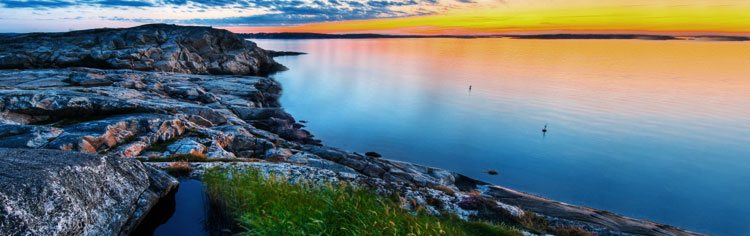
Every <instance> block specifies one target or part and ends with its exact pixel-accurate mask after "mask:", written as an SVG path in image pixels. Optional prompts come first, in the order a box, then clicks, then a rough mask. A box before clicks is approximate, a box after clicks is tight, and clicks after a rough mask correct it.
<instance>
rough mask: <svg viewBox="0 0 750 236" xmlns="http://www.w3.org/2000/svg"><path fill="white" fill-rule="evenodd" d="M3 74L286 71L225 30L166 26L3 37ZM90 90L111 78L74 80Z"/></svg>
mask: <svg viewBox="0 0 750 236" xmlns="http://www.w3.org/2000/svg"><path fill="white" fill-rule="evenodd" d="M0 45H2V46H0V69H31V68H64V67H90V68H103V69H133V70H141V71H165V72H179V73H191V74H233V75H267V74H270V73H273V72H275V71H279V70H284V69H285V68H284V67H283V66H282V65H281V64H278V63H276V61H274V60H273V58H272V57H271V56H270V55H269V53H268V52H266V51H265V50H263V49H261V48H259V47H258V46H256V45H255V43H252V42H249V41H246V40H244V39H242V38H241V37H239V36H237V35H235V34H233V33H231V32H229V31H226V30H221V29H214V28H211V27H197V26H176V25H166V24H151V25H142V26H138V27H133V28H121V29H109V28H104V29H93V30H81V31H71V32H66V33H32V34H22V35H15V36H12V37H3V38H0ZM72 80H73V81H76V83H80V85H84V86H96V85H100V84H106V83H107V82H106V79H105V78H97V77H89V78H86V77H85V76H84V77H82V78H80V79H79V78H72Z"/></svg>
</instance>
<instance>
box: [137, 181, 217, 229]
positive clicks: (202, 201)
mask: <svg viewBox="0 0 750 236" xmlns="http://www.w3.org/2000/svg"><path fill="white" fill-rule="evenodd" d="M205 188H206V187H205V185H204V184H203V182H201V181H199V180H195V179H189V178H181V179H180V186H179V188H178V189H177V190H176V191H175V192H172V193H170V194H169V195H168V196H166V197H164V198H163V199H161V200H160V201H159V203H158V204H157V205H156V206H154V209H152V210H151V212H149V213H148V216H146V219H144V220H143V223H141V225H139V226H138V229H136V231H135V232H133V233H132V234H131V235H139V236H140V235H153V236H184V235H195V236H204V235H205V236H208V235H210V234H209V231H208V230H207V229H206V221H207V218H208V216H209V215H208V203H207V196H206V189H205Z"/></svg>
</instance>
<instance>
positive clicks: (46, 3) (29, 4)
mask: <svg viewBox="0 0 750 236" xmlns="http://www.w3.org/2000/svg"><path fill="white" fill-rule="evenodd" d="M0 4H2V6H3V7H5V8H60V7H69V6H73V5H75V3H73V2H68V1H59V0H36V1H23V0H18V1H13V0H4V1H2V2H0Z"/></svg>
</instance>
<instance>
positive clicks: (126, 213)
mask: <svg viewBox="0 0 750 236" xmlns="http://www.w3.org/2000/svg"><path fill="white" fill-rule="evenodd" d="M0 173H2V174H0V202H2V207H0V232H2V234H3V235H127V234H128V232H130V231H132V230H133V229H134V228H135V227H136V226H137V225H138V224H139V223H140V222H141V220H142V219H143V218H144V217H145V214H146V213H147V212H148V210H149V209H151V207H153V206H154V205H155V204H156V203H157V201H158V200H159V199H160V198H161V197H163V196H165V195H166V194H167V193H169V192H170V191H171V190H172V189H174V188H175V187H176V186H177V184H178V182H177V180H176V179H174V178H172V177H170V176H168V175H166V174H165V173H164V172H163V171H160V170H156V169H154V168H152V167H148V166H144V165H143V164H141V163H140V162H138V161H136V160H133V159H121V158H114V157H107V156H94V155H88V154H83V153H78V152H66V151H55V150H40V149H4V148H0Z"/></svg>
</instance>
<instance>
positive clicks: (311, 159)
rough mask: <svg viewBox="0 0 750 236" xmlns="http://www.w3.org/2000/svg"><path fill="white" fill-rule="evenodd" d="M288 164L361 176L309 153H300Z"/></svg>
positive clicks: (291, 158) (289, 159)
mask: <svg viewBox="0 0 750 236" xmlns="http://www.w3.org/2000/svg"><path fill="white" fill-rule="evenodd" d="M287 162H290V163H295V164H299V165H305V166H310V167H315V168H320V169H326V170H331V171H333V172H336V173H350V174H359V173H358V172H357V171H356V170H354V169H352V168H349V167H346V166H344V165H341V164H338V163H336V162H332V161H329V160H324V159H320V157H318V156H316V155H313V154H311V153H307V152H298V153H297V154H294V155H292V156H290V157H289V158H287Z"/></svg>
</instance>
